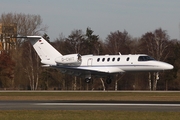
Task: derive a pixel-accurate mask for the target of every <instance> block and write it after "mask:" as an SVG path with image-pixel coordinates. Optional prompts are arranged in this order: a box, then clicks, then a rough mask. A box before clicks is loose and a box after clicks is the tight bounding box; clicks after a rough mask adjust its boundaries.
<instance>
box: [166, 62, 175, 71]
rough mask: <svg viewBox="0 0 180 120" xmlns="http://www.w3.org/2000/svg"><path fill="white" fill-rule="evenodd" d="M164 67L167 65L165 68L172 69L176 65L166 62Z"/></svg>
mask: <svg viewBox="0 0 180 120" xmlns="http://www.w3.org/2000/svg"><path fill="white" fill-rule="evenodd" d="M164 67H165V70H171V69H173V68H174V66H173V65H171V64H168V63H165V65H164Z"/></svg>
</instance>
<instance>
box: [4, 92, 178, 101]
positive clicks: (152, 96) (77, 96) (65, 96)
mask: <svg viewBox="0 0 180 120" xmlns="http://www.w3.org/2000/svg"><path fill="white" fill-rule="evenodd" d="M0 100H122V101H180V93H179V92H0Z"/></svg>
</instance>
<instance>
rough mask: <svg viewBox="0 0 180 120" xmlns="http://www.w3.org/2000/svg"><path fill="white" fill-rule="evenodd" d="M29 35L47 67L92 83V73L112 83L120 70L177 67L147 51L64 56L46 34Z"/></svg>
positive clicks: (169, 68)
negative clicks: (145, 52) (153, 56)
mask: <svg viewBox="0 0 180 120" xmlns="http://www.w3.org/2000/svg"><path fill="white" fill-rule="evenodd" d="M25 38H27V39H28V40H29V41H30V43H31V44H32V45H33V48H34V49H35V51H36V52H37V54H38V56H39V57H40V59H41V63H42V64H44V65H43V66H44V67H50V68H56V69H59V70H60V71H61V72H62V73H66V74H71V75H75V76H81V77H83V78H84V79H85V82H86V83H90V81H91V76H92V75H95V76H103V77H106V83H107V84H110V83H111V81H112V80H111V79H112V75H113V74H117V73H123V72H129V71H162V70H171V69H173V66H172V65H170V64H168V63H165V62H161V61H156V60H155V59H153V58H152V57H150V56H148V55H146V54H135V55H131V54H129V55H121V54H119V55H80V54H78V53H76V54H68V55H62V54H61V53H60V52H58V51H57V50H56V49H55V48H54V47H53V46H51V45H50V44H49V43H48V42H47V41H46V40H45V39H44V38H43V37H42V36H26V37H25ZM67 49H68V48H67Z"/></svg>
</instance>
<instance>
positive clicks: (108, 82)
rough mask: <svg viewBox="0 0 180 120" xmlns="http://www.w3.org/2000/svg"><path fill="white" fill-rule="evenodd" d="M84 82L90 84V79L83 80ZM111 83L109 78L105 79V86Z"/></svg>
mask: <svg viewBox="0 0 180 120" xmlns="http://www.w3.org/2000/svg"><path fill="white" fill-rule="evenodd" d="M85 82H86V83H90V82H91V78H85ZM111 82H112V79H111V78H110V77H107V79H106V83H107V84H111Z"/></svg>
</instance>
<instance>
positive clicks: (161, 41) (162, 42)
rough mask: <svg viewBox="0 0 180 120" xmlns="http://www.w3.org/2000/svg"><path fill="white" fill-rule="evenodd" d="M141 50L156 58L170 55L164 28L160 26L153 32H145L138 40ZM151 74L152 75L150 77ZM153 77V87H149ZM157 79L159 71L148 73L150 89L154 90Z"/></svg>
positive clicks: (162, 58)
mask: <svg viewBox="0 0 180 120" xmlns="http://www.w3.org/2000/svg"><path fill="white" fill-rule="evenodd" d="M140 42H141V45H140V47H141V51H144V52H146V53H147V54H148V55H150V56H152V57H154V58H155V59H156V60H160V61H165V60H166V59H167V57H168V56H169V55H170V51H168V47H170V42H169V36H168V35H167V33H166V31H165V30H162V29H161V28H159V29H156V30H155V31H154V32H147V33H146V34H144V35H143V36H142V38H141V40H140ZM152 76H153V77H152ZM152 79H153V86H152V87H153V88H151V84H152V81H151V80H152ZM158 80H159V72H154V73H152V74H150V73H149V87H150V90H151V89H153V90H156V88H157V82H158Z"/></svg>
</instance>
